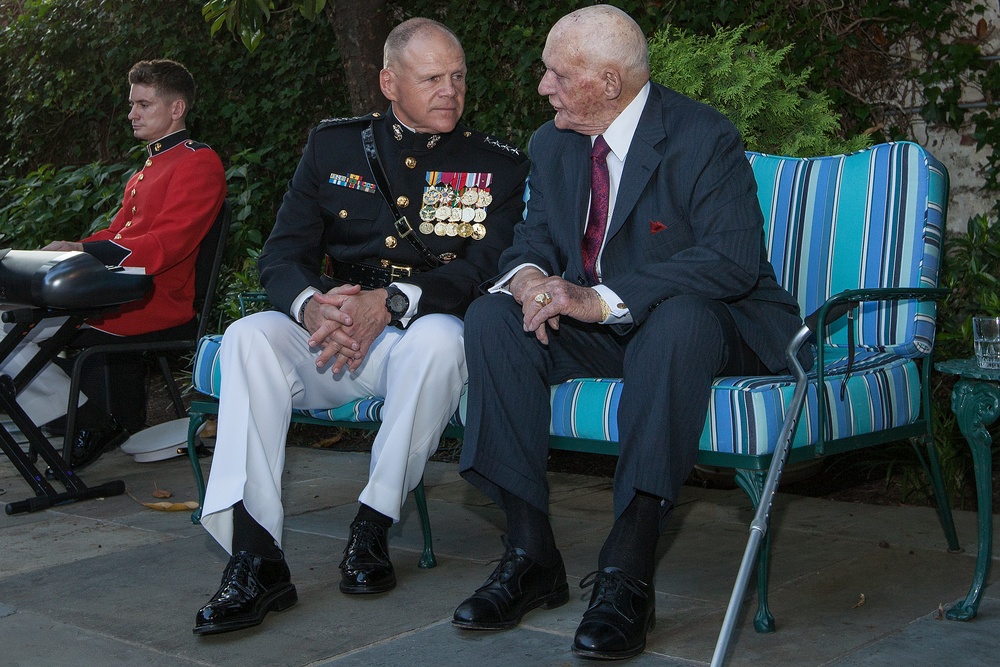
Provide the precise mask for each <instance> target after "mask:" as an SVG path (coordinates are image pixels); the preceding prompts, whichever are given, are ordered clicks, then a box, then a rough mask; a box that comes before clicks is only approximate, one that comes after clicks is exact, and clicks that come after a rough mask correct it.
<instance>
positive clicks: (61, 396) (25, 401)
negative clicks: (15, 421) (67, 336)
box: [0, 317, 87, 426]
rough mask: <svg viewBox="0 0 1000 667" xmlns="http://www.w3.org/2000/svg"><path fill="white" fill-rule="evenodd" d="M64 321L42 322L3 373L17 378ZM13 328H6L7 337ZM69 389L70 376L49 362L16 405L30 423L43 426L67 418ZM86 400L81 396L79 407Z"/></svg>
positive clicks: (0, 368) (2, 367) (0, 370)
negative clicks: (59, 418)
mask: <svg viewBox="0 0 1000 667" xmlns="http://www.w3.org/2000/svg"><path fill="white" fill-rule="evenodd" d="M65 321H66V318H64V317H50V318H47V319H44V320H42V321H41V322H39V323H38V325H37V326H35V328H34V329H32V330H31V331H29V332H28V335H27V336H25V337H24V340H22V341H21V342H20V343H19V344H18V346H17V348H15V351H14V353H13V354H11V355H10V356H9V357H7V359H6V360H4V361H2V362H0V373H3V374H4V375H9V376H10V377H15V376H16V375H17V374H18V373H19V372H20V371H21V369H22V368H24V365H25V364H27V363H28V361H29V360H31V358H32V357H34V356H35V354H36V353H37V352H38V345H37V343H41V342H42V341H44V340H46V339H48V338H49V337H50V336H52V334H54V333H55V332H56V329H58V328H59V326H60V325H61V324H62V323H63V322H65ZM13 327H14V325H13V324H4V325H3V332H4V334H5V335H6V334H7V333H8V332H9V331H10V330H11V329H12V328H13ZM69 385H70V380H69V376H67V375H66V373H64V372H63V370H62V369H61V368H59V367H58V366H56V365H55V364H53V363H52V362H49V363H47V364H45V366H43V367H42V370H40V371H39V372H38V374H37V375H35V377H34V379H33V380H31V382H29V383H28V384H27V385H25V387H24V389H22V390H21V392H20V393H19V394H18V395H17V404H18V405H20V406H21V408H22V409H23V410H24V411H25V412H26V413H27V414H28V417H29V418H30V419H31V421H33V422H34V423H35V424H36V425H38V426H41V425H42V424H45V423H47V422H50V421H52V420H53V419H55V418H56V417H62V416H63V415H64V414H66V406H67V404H68V402H69ZM86 400H87V397H86V396H84V395H83V394H81V395H80V404H83V403H84V402H85V401H86Z"/></svg>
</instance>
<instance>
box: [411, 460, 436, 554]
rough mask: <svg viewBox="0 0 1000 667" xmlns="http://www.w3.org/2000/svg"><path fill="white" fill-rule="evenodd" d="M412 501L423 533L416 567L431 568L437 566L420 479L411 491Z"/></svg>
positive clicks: (422, 483)
mask: <svg viewBox="0 0 1000 667" xmlns="http://www.w3.org/2000/svg"><path fill="white" fill-rule="evenodd" d="M413 499H414V500H415V501H416V503H417V513H418V514H419V515H420V527H421V528H422V529H423V532H424V551H423V553H422V554H420V561H419V562H418V563H417V567H419V568H422V569H427V568H432V567H435V566H436V565H437V560H436V559H435V558H434V544H433V541H432V539H431V519H430V516H429V515H428V514H427V496H426V495H425V494H424V480H423V478H421V479H420V483H419V484H417V488H415V489H413Z"/></svg>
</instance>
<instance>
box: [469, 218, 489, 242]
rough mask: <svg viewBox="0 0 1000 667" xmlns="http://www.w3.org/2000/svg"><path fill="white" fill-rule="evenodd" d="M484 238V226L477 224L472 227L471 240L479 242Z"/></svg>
mask: <svg viewBox="0 0 1000 667" xmlns="http://www.w3.org/2000/svg"><path fill="white" fill-rule="evenodd" d="M485 236H486V225H481V224H479V223H478V222H477V223H476V224H474V225H472V238H474V239H476V240H477V241H479V240H480V239H482V238H484V237H485Z"/></svg>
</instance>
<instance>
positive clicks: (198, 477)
mask: <svg viewBox="0 0 1000 667" xmlns="http://www.w3.org/2000/svg"><path fill="white" fill-rule="evenodd" d="M207 417H208V415H205V414H202V413H200V412H192V413H191V416H190V417H189V418H188V441H187V451H188V458H189V459H190V460H191V469H192V470H193V471H194V480H195V483H196V484H197V485H198V509H196V510H195V511H194V512H192V513H191V523H193V524H196V525H197V524H200V523H201V508H202V507H204V505H205V476H204V475H203V474H202V471H201V461H199V460H198V447H197V444H198V443H197V441H198V429H199V428H200V427H201V425H202V424H204V423H205V419H206V418H207Z"/></svg>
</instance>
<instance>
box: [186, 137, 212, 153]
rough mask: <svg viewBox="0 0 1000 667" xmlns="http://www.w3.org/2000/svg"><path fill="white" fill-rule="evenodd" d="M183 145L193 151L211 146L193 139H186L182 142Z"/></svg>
mask: <svg viewBox="0 0 1000 667" xmlns="http://www.w3.org/2000/svg"><path fill="white" fill-rule="evenodd" d="M184 145H185V146H187V147H188V148H189V149H190V150H193V151H197V150H201V149H202V148H211V146H209V145H208V144H205V143H202V142H200V141H194V140H193V139H188V140H187V141H185V142H184Z"/></svg>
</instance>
